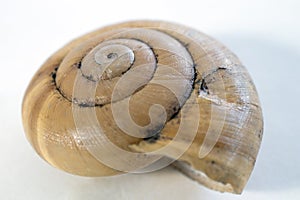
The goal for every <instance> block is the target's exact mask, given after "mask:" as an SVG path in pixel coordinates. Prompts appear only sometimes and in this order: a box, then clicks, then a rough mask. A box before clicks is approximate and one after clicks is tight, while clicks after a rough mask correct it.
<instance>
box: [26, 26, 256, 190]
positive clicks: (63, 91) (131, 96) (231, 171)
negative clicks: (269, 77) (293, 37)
mask: <svg viewBox="0 0 300 200" xmlns="http://www.w3.org/2000/svg"><path fill="white" fill-rule="evenodd" d="M23 123H24V128H25V131H26V134H27V137H28V139H29V141H30V142H31V144H32V145H33V147H34V148H35V150H36V151H37V152H38V153H39V155H40V156H41V157H43V158H44V159H45V160H46V161H48V162H49V163H50V164H52V165H54V166H56V167H58V168H60V169H63V170H65V171H67V172H70V173H73V174H79V175H84V176H108V175H113V174H118V173H122V172H144V171H153V170H156V169H160V168H162V167H164V166H166V165H168V164H170V163H172V162H174V161H175V160H178V161H176V162H175V163H174V165H175V166H176V167H178V168H179V169H180V170H181V171H183V173H185V174H186V175H187V176H189V177H191V178H192V179H195V180H197V181H199V182H201V183H203V184H204V185H206V186H208V187H210V188H213V189H216V190H220V191H229V192H235V193H240V192H241V191H242V189H243V187H244V185H245V184H246V182H247V180H248V178H249V176H250V173H251V171H252V168H253V166H254V162H255V159H256V156H257V153H258V149H259V146H260V142H261V134H262V114H261V108H260V105H259V101H258V96H257V92H256V90H255V87H254V85H253V83H252V80H251V78H250V76H249V75H248V73H247V71H246V69H245V68H244V67H243V66H242V64H241V63H240V61H239V60H238V58H237V57H236V56H235V55H234V54H233V53H232V52H230V51H229V50H228V49H227V48H225V47H224V46H223V45H222V44H220V43H219V42H217V41H216V40H214V39H212V38H210V37H209V36H206V35H204V34H203V33H200V32H197V31H195V30H193V29H190V28H187V27H184V26H181V25H177V24H172V23H167V22H158V21H134V22H126V23H121V24H116V25H112V26H108V27H104V28H102V29H99V30H96V31H94V32H91V33H89V34H86V35H84V36H82V37H80V38H78V39H76V40H74V41H72V42H70V43H69V44H67V45H66V46H64V47H63V48H62V49H60V50H59V51H58V52H56V53H55V54H54V55H53V56H51V57H50V58H49V59H48V60H47V61H46V62H45V64H44V65H43V66H42V67H41V68H40V69H39V71H38V72H37V73H36V75H35V76H34V78H33V79H32V81H31V83H30V85H29V87H28V89H27V91H26V94H25V97H24V102H23ZM203 174H204V175H203Z"/></svg>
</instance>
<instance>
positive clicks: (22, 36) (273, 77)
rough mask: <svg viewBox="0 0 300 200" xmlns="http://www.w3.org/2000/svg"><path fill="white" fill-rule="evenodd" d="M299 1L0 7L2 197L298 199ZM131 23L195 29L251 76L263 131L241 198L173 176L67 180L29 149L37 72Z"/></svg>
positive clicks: (67, 1) (71, 1)
mask: <svg viewBox="0 0 300 200" xmlns="http://www.w3.org/2000/svg"><path fill="white" fill-rule="evenodd" d="M299 2H300V1H297V0H294V1H292V0H284V1H279V0H272V1H271V0H269V1H262V0H251V1H238V0H236V1H233V0H227V1H222V0H220V1H214V0H209V1H208V0H207V1H189V0H184V1H176V0H173V1H159V0H151V1H141V0H140V1H130V0H127V1H121V0H120V1H118V0H114V1H90V0H85V1H75V0H52V1H48V2H44V1H38V0H26V1H22V0H18V1H17V0H10V1H4V0H0V5H1V6H0V9H1V12H0V27H1V30H0V59H1V75H0V133H1V138H0V158H1V161H0V199H30V200H33V199H59V200H60V199H72V200H73V199H75V200H76V199H86V200H89V199H121V200H123V199H189V200H192V199H215V200H217V199H272V200H277V199H278V200H279V199H280V200H281V199H300V170H299V169H300V120H299V117H298V115H299V111H300V109H299V105H300V104H299V97H300V88H299V87H300V86H299V82H300V78H299V73H300V65H299V63H300V39H299V36H300V22H299V20H300V14H299V13H300V12H299V10H300V3H299ZM131 19H161V20H168V21H174V22H178V23H182V24H185V25H189V26H191V27H194V28H196V29H198V30H201V31H203V32H205V33H207V34H209V35H211V36H213V37H215V38H216V39H218V40H220V41H221V42H222V43H224V44H225V45H227V46H228V47H229V48H230V49H231V50H232V51H233V52H235V53H236V54H237V55H238V56H239V58H240V59H241V60H242V62H243V63H244V64H245V66H246V67H247V69H248V71H249V72H250V74H251V75H252V78H253V79H254V82H255V84H256V86H257V89H258V92H259V95H260V99H261V103H262V107H263V112H264V118H265V131H264V136H263V142H262V147H261V150H260V153H259V156H258V159H257V163H256V166H255V169H254V171H253V174H252V176H251V178H250V180H249V182H248V184H247V186H246V188H245V191H244V193H243V194H242V195H241V196H236V195H231V194H221V193H219V192H215V191H211V190H208V189H206V188H204V187H202V186H200V185H198V184H196V183H195V182H193V181H191V180H189V179H187V178H186V177H184V176H183V175H181V174H180V173H178V172H177V171H175V170H174V169H172V168H166V169H164V170H162V171H157V172H154V173H150V174H143V175H134V174H131V175H124V176H118V177H113V178H94V179H91V178H82V177H77V176H73V175H69V174H66V173H64V172H61V171H59V170H57V169H55V168H53V167H51V166H49V165H48V164H47V163H46V162H44V161H43V160H42V159H41V158H39V157H38V156H37V154H36V153H35V152H34V151H33V149H32V148H31V146H30V145H29V143H28V142H27V140H26V138H25V135H24V132H23V128H22V122H21V102H22V98H23V94H24V92H25V89H26V87H27V85H28V83H29V81H30V79H31V78H32V76H33V74H34V73H35V72H36V70H37V69H38V68H39V66H40V65H41V64H42V63H43V62H44V61H45V60H46V59H47V57H49V56H50V55H51V54H52V53H53V52H54V51H56V50H57V49H58V48H60V47H61V46H62V45H64V44H65V43H66V42H68V41H69V40H71V39H73V38H76V37H77V36H80V35H81V34H84V33H86V32H89V31H91V30H94V29H96V28H99V27H101V26H104V25H108V24H111V23H115V22H120V21H125V20H131Z"/></svg>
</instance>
